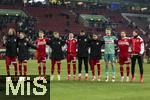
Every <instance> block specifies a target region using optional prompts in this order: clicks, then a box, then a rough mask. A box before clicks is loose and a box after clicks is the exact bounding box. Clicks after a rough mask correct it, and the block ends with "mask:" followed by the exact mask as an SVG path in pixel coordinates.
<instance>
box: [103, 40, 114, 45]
mask: <svg viewBox="0 0 150 100" xmlns="http://www.w3.org/2000/svg"><path fill="white" fill-rule="evenodd" d="M105 43H112V44H113V43H114V40H105Z"/></svg>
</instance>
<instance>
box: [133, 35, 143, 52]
mask: <svg viewBox="0 0 150 100" xmlns="http://www.w3.org/2000/svg"><path fill="white" fill-rule="evenodd" d="M131 45H132V54H143V53H144V40H143V39H142V38H141V37H140V36H138V37H137V38H134V37H133V38H132V39H131Z"/></svg>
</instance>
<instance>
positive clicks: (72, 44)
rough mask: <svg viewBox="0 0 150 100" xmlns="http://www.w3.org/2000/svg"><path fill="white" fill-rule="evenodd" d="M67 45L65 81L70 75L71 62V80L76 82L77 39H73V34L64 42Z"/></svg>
mask: <svg viewBox="0 0 150 100" xmlns="http://www.w3.org/2000/svg"><path fill="white" fill-rule="evenodd" d="M66 44H67V56H66V60H67V72H68V76H67V80H70V76H71V75H70V73H71V68H70V67H71V62H72V65H73V79H74V80H76V47H77V39H75V38H74V34H73V33H69V39H68V40H66Z"/></svg>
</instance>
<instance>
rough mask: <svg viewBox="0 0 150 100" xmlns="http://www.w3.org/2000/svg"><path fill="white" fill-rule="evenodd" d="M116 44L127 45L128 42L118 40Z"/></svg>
mask: <svg viewBox="0 0 150 100" xmlns="http://www.w3.org/2000/svg"><path fill="white" fill-rule="evenodd" d="M118 45H129V42H125V41H120V42H118Z"/></svg>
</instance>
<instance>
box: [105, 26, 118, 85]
mask: <svg viewBox="0 0 150 100" xmlns="http://www.w3.org/2000/svg"><path fill="white" fill-rule="evenodd" d="M111 34H112V31H111V29H110V28H107V29H106V36H104V37H103V41H104V43H105V44H104V49H105V52H104V60H105V74H106V80H105V81H106V82H108V80H109V74H108V64H109V62H111V66H112V82H115V64H114V62H115V46H116V41H117V38H116V37H115V36H112V35H111Z"/></svg>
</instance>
